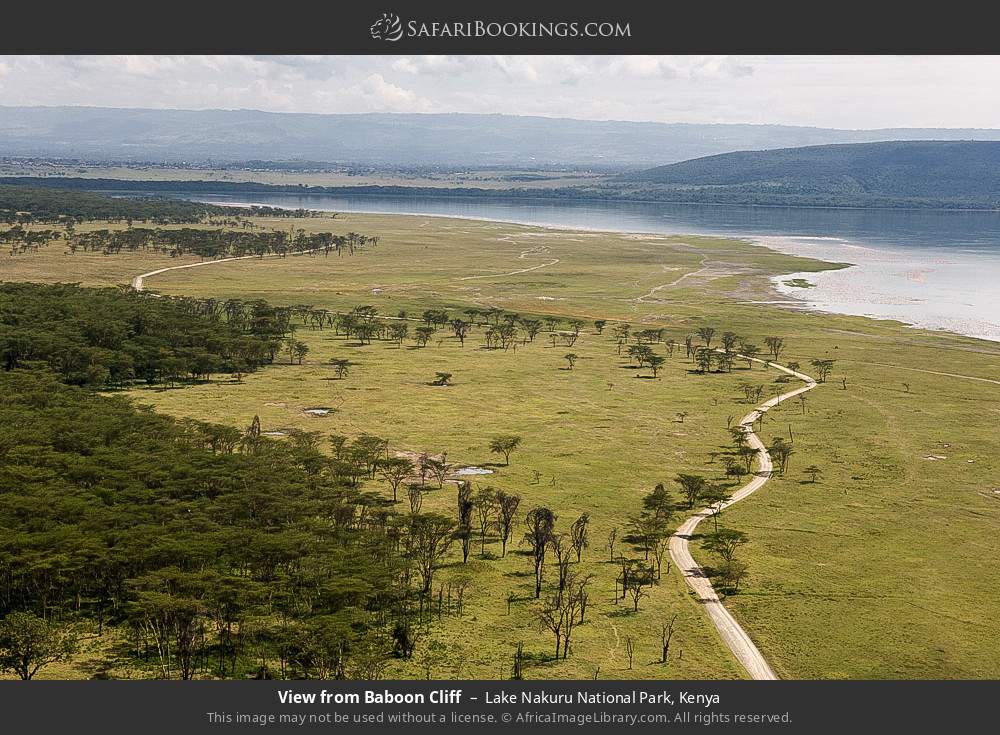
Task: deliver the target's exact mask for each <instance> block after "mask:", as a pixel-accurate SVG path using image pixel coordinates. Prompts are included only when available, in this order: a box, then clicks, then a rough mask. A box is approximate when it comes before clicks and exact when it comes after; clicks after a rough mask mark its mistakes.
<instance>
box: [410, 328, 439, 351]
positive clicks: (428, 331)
mask: <svg viewBox="0 0 1000 735" xmlns="http://www.w3.org/2000/svg"><path fill="white" fill-rule="evenodd" d="M435 331H437V330H435V329H434V327H428V326H421V327H417V328H416V329H415V330H414V338H415V339H416V340H417V346H418V347H426V346H427V343H428V342H429V341H430V339H431V337H433V336H434V332H435Z"/></svg>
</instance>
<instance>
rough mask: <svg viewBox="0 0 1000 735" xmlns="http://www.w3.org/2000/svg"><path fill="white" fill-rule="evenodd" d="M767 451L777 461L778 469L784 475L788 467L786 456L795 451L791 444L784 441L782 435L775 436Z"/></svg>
mask: <svg viewBox="0 0 1000 735" xmlns="http://www.w3.org/2000/svg"><path fill="white" fill-rule="evenodd" d="M769 452H770V454H771V456H772V457H774V458H775V459H776V460H777V461H778V470H779V472H780V473H781V474H782V475H784V474H785V470H786V469H787V468H788V458H789V457H791V456H792V454H793V453H794V452H795V450H794V449H793V448H792V445H791V444H789V443H788V442H786V441H785V439H784V437H781V436H776V437H774V440H773V441H772V442H771V447H770V449H769Z"/></svg>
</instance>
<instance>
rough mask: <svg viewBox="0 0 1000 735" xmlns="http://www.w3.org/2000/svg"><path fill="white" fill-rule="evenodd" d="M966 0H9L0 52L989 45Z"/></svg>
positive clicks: (786, 50)
mask: <svg viewBox="0 0 1000 735" xmlns="http://www.w3.org/2000/svg"><path fill="white" fill-rule="evenodd" d="M984 7H985V6H983V5H980V6H979V8H980V9H979V10H976V9H974V6H971V5H970V9H969V10H966V9H964V8H963V7H962V6H961V5H958V4H956V3H949V4H948V5H947V6H941V7H935V8H934V10H933V12H930V11H929V10H926V9H924V10H921V9H920V8H921V6H919V5H916V4H910V5H908V6H905V7H895V6H893V5H889V4H886V3H871V2H869V3H867V4H865V5H861V4H856V5H850V4H847V3H832V4H831V3H818V2H801V1H800V2H795V3H791V2H775V1H774V0H771V1H767V0H765V1H763V2H761V1H758V2H721V1H719V0H717V1H716V2H700V3H693V2H683V3H682V2H671V1H668V2H662V1H660V2H654V1H650V0H646V1H645V2H623V1H620V0H619V1H616V2H607V3H592V2H591V3H582V2H574V3H568V2H560V3H552V2H545V3H542V2H522V1H516V2H496V3H489V2H478V3H473V2H461V3H457V2H454V1H453V0H452V1H450V2H445V1H443V0H437V1H435V0H428V1H426V2H412V1H410V2H406V1H405V0H385V1H384V2H383V1H382V0H379V2H377V3H348V2H341V1H338V0H327V2H316V1H315V0H313V2H308V3H306V2H301V1H300V2H277V3H251V2H231V1H226V2H220V1H218V0H216V1H214V2H213V1H209V2H204V1H203V2H200V3H191V2H171V3H136V2H130V3H127V4H126V3H116V4H110V3H100V4H96V5H95V4H90V3H75V4H71V5H68V6H61V7H59V8H58V10H57V9H56V8H54V7H52V6H50V5H48V4H44V3H8V4H7V5H6V7H5V8H4V12H3V20H2V27H3V28H4V33H3V34H0V53H157V54H160V53H183V54H190V53H254V54H284V53H296V54H493V53H509V54H703V53H712V54H714V53H740V54H756V53H761V54H764V53H768V54H845V53H872V54H876V53H878V54H886V53H892V54H925V53H975V54H992V53H1000V34H997V33H996V31H995V28H994V24H992V23H990V22H987V20H986V18H985V17H982V13H983V8H984Z"/></svg>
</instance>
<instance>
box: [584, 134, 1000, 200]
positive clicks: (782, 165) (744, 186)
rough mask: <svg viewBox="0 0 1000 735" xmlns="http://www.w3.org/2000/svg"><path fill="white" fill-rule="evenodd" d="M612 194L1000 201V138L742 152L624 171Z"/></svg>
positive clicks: (608, 190) (609, 186)
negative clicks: (626, 172) (625, 172)
mask: <svg viewBox="0 0 1000 735" xmlns="http://www.w3.org/2000/svg"><path fill="white" fill-rule="evenodd" d="M598 190H600V191H603V192H604V194H605V195H607V196H620V197H627V198H649V199H663V200H667V199H669V200H674V201H700V202H718V203H744V204H789V205H791V204H814V205H830V206H929V205H934V206H946V207H948V206H956V207H982V208H990V209H992V208H997V207H1000V143H998V142H990V141H892V142H884V143H864V144H853V145H829V146H811V147H805V148H787V149H782V150H771V151H740V152H737V153H726V154H723V155H718V156H709V157H705V158H698V159H694V160H691V161H684V162H682V163H675V164H671V165H667V166H657V167H655V168H651V169H647V170H645V171H640V172H637V173H631V174H625V175H621V176H618V177H615V178H614V179H612V180H609V182H607V183H606V184H604V185H602V186H600V187H598Z"/></svg>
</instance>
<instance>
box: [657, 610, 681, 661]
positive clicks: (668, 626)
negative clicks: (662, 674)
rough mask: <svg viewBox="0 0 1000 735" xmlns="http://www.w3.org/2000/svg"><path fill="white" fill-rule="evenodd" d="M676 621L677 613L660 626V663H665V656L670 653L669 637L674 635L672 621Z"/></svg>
mask: <svg viewBox="0 0 1000 735" xmlns="http://www.w3.org/2000/svg"><path fill="white" fill-rule="evenodd" d="M675 622H677V614H676V613H674V616H673V617H672V618H670V622H669V623H665V624H664V625H662V626H661V627H660V651H661V653H660V663H661V664H665V663H666V662H667V656H668V654H669V653H670V639H671V638H673V637H674V623H675Z"/></svg>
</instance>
